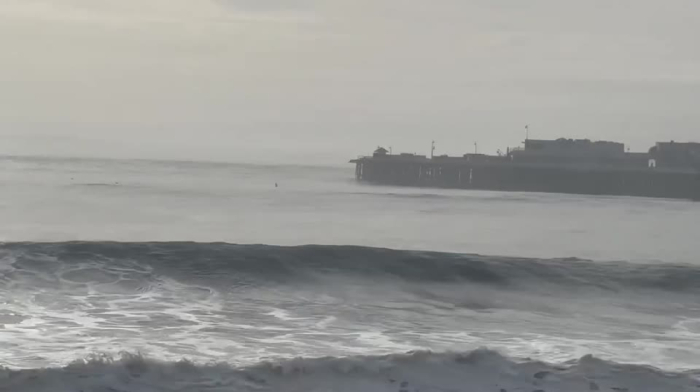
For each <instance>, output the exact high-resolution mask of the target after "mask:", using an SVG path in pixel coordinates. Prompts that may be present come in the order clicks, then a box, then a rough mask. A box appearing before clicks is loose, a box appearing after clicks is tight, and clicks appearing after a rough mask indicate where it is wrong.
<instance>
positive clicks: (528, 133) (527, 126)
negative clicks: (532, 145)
mask: <svg viewBox="0 0 700 392" xmlns="http://www.w3.org/2000/svg"><path fill="white" fill-rule="evenodd" d="M528 140H530V125H526V126H525V141H528Z"/></svg>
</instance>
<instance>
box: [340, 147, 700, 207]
mask: <svg viewBox="0 0 700 392" xmlns="http://www.w3.org/2000/svg"><path fill="white" fill-rule="evenodd" d="M433 151H434V150H433ZM351 163H354V164H355V176H356V178H357V179H358V180H360V181H364V182H368V183H373V184H385V185H401V186H419V187H440V188H459V189H478V190H499V191H521V192H557V193H573V194H592V195H620V196H623V195H625V196H643V197H661V198H682V199H693V200H700V143H675V142H668V143H657V144H656V146H654V147H652V148H651V149H650V150H649V151H648V152H642V153H635V152H627V151H625V147H624V144H622V143H616V142H604V141H603V142H592V141H590V140H572V139H556V140H526V141H525V143H524V146H523V147H522V148H515V149H508V150H507V151H506V153H505V154H499V155H484V154H477V153H474V154H465V155H463V156H461V157H451V156H446V155H441V156H431V157H426V156H424V155H416V154H398V155H394V154H391V153H390V152H389V151H388V150H386V149H384V148H381V147H379V148H377V150H376V151H375V152H374V154H373V155H372V156H364V157H360V158H358V159H354V160H352V161H351Z"/></svg>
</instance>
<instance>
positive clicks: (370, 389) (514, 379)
mask: <svg viewBox="0 0 700 392" xmlns="http://www.w3.org/2000/svg"><path fill="white" fill-rule="evenodd" d="M699 386H700V385H699V384H698V382H697V380H696V379H695V377H694V376H693V375H692V374H691V373H670V372H663V371H661V370H658V369H654V368H650V367H644V366H632V365H623V364H618V363H614V362H606V361H602V360H599V359H596V358H593V357H590V356H587V357H584V358H581V359H580V360H578V361H572V362H568V363H565V364H558V365H552V364H546V363H542V362H537V361H532V360H514V359H511V358H507V357H504V356H502V355H500V354H499V353H497V352H494V351H489V350H485V349H482V350H477V351H474V352H470V353H464V354H446V353H443V354H437V353H430V352H412V353H407V354H394V355H386V356H354V357H345V358H334V357H328V358H318V359H305V358H298V359H293V360H286V361H277V362H261V363H259V364H255V365H252V366H248V367H234V366H231V365H228V364H225V363H222V364H211V365H197V364H193V363H190V362H186V361H182V362H160V361H155V360H151V359H148V358H145V357H142V356H140V355H132V354H122V356H121V357H117V358H113V357H110V356H106V355H105V356H92V357H90V358H87V359H85V360H81V361H77V362H74V363H72V364H71V365H69V366H66V367H63V368H50V369H27V370H10V369H1V370H0V390H2V391H15V392H76V391H85V392H87V391H105V392H106V391H109V392H127V391H129V392H155V391H179V392H189V391H192V392H195V391H198V392H203V391H217V392H226V391H232V392H233V391H236V392H246V391H276V392H286V391H289V392H292V391H294V392H297V391H307V392H314V391H319V392H320V391H337V392H418V391H420V392H438V391H441V392H458V391H463V392H516V391H527V392H535V391H540V392H544V391H547V392H579V391H580V392H584V391H586V392H588V391H605V392H623V391H626V392H661V391H663V392H681V391H695V390H697V389H698V387H699Z"/></svg>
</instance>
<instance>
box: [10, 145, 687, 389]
mask: <svg viewBox="0 0 700 392" xmlns="http://www.w3.org/2000/svg"><path fill="white" fill-rule="evenodd" d="M0 168H1V169H0V222H2V224H1V225H0V241H2V243H0V298H1V299H0V348H1V350H0V353H1V354H0V366H2V369H1V370H0V391H20V392H25V391H52V392H53V391H59V392H60V391H66V392H68V391H70V392H76V391H83V392H87V391H111V392H114V391H138V392H141V391H149V392H150V391H347V392H351V391H352V392H355V391H368V392H374V391H377V392H380V391H381V392H384V391H392V392H409V391H410V392H414V391H423V392H428V391H450V392H454V391H465V392H482V391H483V392H491V391H494V392H502V391H508V392H513V391H526V392H533V391H547V392H557V391H562V392H570V391H572V392H573V391H617V392H621V391H628V392H633V391H659V392H665V391H668V392H673V391H691V390H693V391H697V390H698V388H699V387H700V381H699V380H700V355H699V354H700V302H699V301H698V298H699V297H700V260H698V257H697V256H698V240H699V239H700V235H699V234H698V229H697V222H700V203H693V202H687V201H678V200H655V199H643V198H614V197H592V196H576V195H557V194H536V193H499V192H483V191H474V192H472V191H456V190H436V189H417V188H396V187H380V186H368V185H363V184H358V183H357V182H355V180H354V178H353V176H354V168H353V167H351V166H350V165H348V167H299V166H296V167H295V166H253V165H241V164H239V165H235V164H217V163H196V162H152V161H110V160H89V159H67V158H61V159H56V158H17V157H10V158H2V159H0Z"/></svg>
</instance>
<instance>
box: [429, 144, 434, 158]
mask: <svg viewBox="0 0 700 392" xmlns="http://www.w3.org/2000/svg"><path fill="white" fill-rule="evenodd" d="M433 156H435V140H433V144H432V145H431V146H430V159H433Z"/></svg>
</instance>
